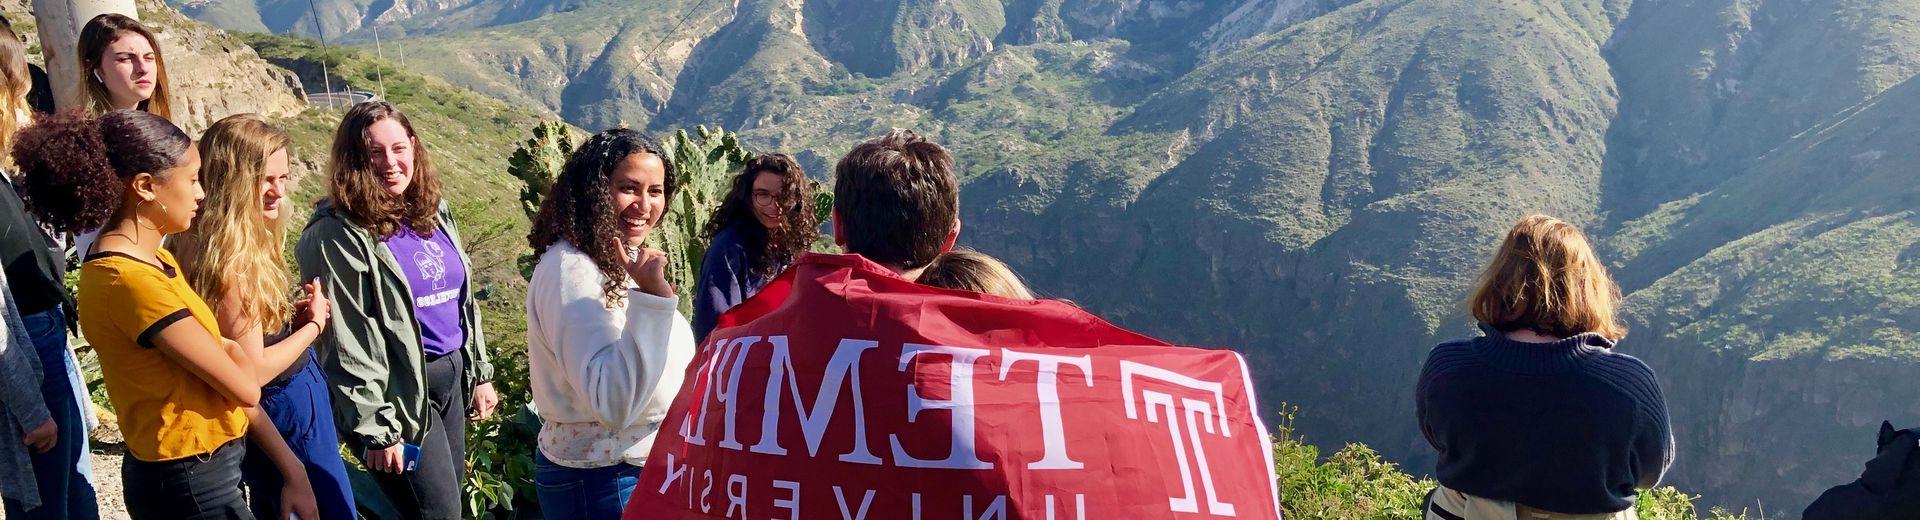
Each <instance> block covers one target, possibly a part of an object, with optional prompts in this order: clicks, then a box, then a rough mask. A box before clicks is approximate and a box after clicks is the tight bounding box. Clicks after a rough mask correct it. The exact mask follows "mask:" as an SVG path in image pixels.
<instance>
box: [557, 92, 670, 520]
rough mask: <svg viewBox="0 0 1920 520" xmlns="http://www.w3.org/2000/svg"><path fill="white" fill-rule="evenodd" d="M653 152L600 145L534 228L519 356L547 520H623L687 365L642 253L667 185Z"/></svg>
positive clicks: (616, 142) (631, 138)
mask: <svg viewBox="0 0 1920 520" xmlns="http://www.w3.org/2000/svg"><path fill="white" fill-rule="evenodd" d="M661 150H662V148H661V146H660V144H659V143H658V142H657V141H655V140H653V138H651V137H648V136H647V135H646V134H643V133H640V132H638V131H634V130H629V129H625V128H620V129H614V130H607V131H605V132H601V133H599V134H596V135H594V136H593V137H592V138H590V139H588V140H587V143H586V144H585V145H583V146H581V147H580V149H579V150H577V151H575V152H574V154H573V157H571V158H569V159H568V160H567V164H566V166H565V168H564V169H563V170H562V171H561V173H560V177H559V178H558V179H555V181H554V184H553V187H552V188H551V190H550V191H549V192H548V193H547V197H546V199H545V200H544V201H542V202H541V204H540V212H539V214H538V215H536V216H535V217H534V220H533V233H532V234H531V236H530V237H529V238H530V242H532V245H533V250H534V252H535V254H537V255H539V258H540V260H539V264H538V265H537V266H536V267H535V268H534V270H533V280H532V283H531V284H530V287H529V289H528V294H527V313H528V316H527V358H528V360H529V362H530V363H531V367H532V372H533V400H534V404H535V406H536V408H537V409H538V411H539V414H540V418H541V419H542V421H543V424H542V426H541V428H540V447H539V449H538V450H537V451H536V453H535V457H534V458H535V469H534V482H535V483H536V484H538V486H539V497H540V508H541V510H542V513H543V514H544V516H545V517H547V518H564V519H568V520H594V519H601V518H607V519H613V518H619V517H620V513H621V510H622V509H624V508H625V506H626V501H627V497H628V496H629V495H631V494H632V492H633V488H634V485H635V483H636V481H637V479H638V477H639V475H640V465H641V464H644V463H645V462H646V458H647V451H648V450H649V449H650V448H651V447H652V445H653V436H654V434H655V433H656V432H657V430H658V429H659V425H660V421H661V419H663V418H665V416H666V414H667V407H668V406H669V405H671V404H672V402H673V397H674V393H675V392H677V391H678V389H679V388H680V382H681V375H682V373H683V372H684V371H685V369H686V366H687V363H688V362H689V361H691V359H692V358H693V350H694V341H693V331H692V328H691V327H690V326H688V324H687V319H686V318H685V317H683V316H681V315H680V313H679V311H678V307H679V306H678V300H676V299H675V298H674V294H673V287H672V286H671V285H669V284H668V283H667V277H666V267H667V257H666V254H665V253H663V252H661V251H660V250H657V249H650V248H645V247H643V246H641V243H642V242H643V241H644V240H645V239H646V237H647V233H648V232H650V231H652V230H653V229H654V227H655V226H658V225H659V224H660V220H661V218H662V216H663V215H664V214H665V213H666V209H667V203H666V201H667V197H668V196H670V195H672V193H673V189H674V183H673V173H674V172H673V163H672V161H671V159H669V158H668V157H667V155H666V154H664V153H663V152H662V151H661Z"/></svg>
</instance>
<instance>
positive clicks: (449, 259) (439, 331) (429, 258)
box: [386, 227, 467, 356]
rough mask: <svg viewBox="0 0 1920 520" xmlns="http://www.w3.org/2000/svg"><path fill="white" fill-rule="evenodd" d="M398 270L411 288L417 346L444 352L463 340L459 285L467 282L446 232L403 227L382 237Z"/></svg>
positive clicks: (464, 270) (465, 273) (432, 352)
mask: <svg viewBox="0 0 1920 520" xmlns="http://www.w3.org/2000/svg"><path fill="white" fill-rule="evenodd" d="M386 242H387V249H390V250H392V251H393V259H394V260H395V261H398V262H399V263H400V272H401V273H402V274H404V275H406V277H407V287H408V288H410V289H413V316H414V318H415V319H417V320H419V321H420V347H421V349H422V350H425V351H426V353H427V354H429V355H434V356H444V355H447V354H448V353H451V352H453V351H456V350H460V345H462V344H464V343H466V341H467V331H466V330H465V329H463V328H461V327H460V306H461V304H462V303H464V302H462V301H461V300H460V298H461V296H460V288H461V287H462V286H464V285H466V282H467V266H466V264H462V263H460V253H458V252H455V251H454V249H453V242H451V241H449V240H448V239H447V234H446V233H434V234H433V238H422V237H421V236H420V235H417V234H414V232H413V230H411V229H407V228H406V227H401V228H400V234H398V235H394V236H393V237H391V238H388V239H387V240H386Z"/></svg>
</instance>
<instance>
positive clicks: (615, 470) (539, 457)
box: [533, 447, 640, 520]
mask: <svg viewBox="0 0 1920 520" xmlns="http://www.w3.org/2000/svg"><path fill="white" fill-rule="evenodd" d="M639 482H640V467H639V466H634V465H631V464H615V465H612V466H607V467H604V468H594V469H578V468H569V467H566V466H561V465H559V464H554V463H553V461H551V460H547V455H546V454H544V453H540V448H537V447H536V448H534V449H533V483H534V485H535V486H538V487H539V495H540V516H541V517H542V518H564V519H567V520H603V519H604V520H615V519H618V518H620V513H621V512H623V511H625V510H626V508H627V497H630V496H632V495H633V487H634V485H635V484H638V483H639Z"/></svg>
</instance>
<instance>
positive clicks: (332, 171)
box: [327, 101, 440, 238]
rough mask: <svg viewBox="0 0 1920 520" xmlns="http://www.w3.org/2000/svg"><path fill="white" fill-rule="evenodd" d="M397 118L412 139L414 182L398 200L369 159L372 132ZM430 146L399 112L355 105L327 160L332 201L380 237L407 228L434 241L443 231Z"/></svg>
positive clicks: (383, 105) (384, 105) (382, 105)
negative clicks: (368, 137)
mask: <svg viewBox="0 0 1920 520" xmlns="http://www.w3.org/2000/svg"><path fill="white" fill-rule="evenodd" d="M388 119H392V120H394V121H397V122H399V123H400V126H401V127H402V128H406V129H407V136H408V137H411V138H413V182H412V183H411V184H409V185H408V186H407V192H406V193H404V194H401V195H400V196H398V197H395V196H393V195H392V194H389V193H387V188H386V186H384V185H382V184H381V182H380V177H381V176H380V173H379V172H375V171H373V160H372V159H370V158H368V157H367V128H369V127H372V126H373V124H374V123H378V122H381V121H385V120H388ZM428 156H429V154H428V153H427V143H425V142H423V141H421V139H420V134H418V133H416V132H414V131H413V122H412V121H409V120H408V119H407V115H406V114H403V113H401V112H400V107H396V106H393V103H388V102H385V101H368V102H365V103H361V104H358V105H354V106H353V108H352V109H350V110H348V111H347V115H346V117H344V118H341V119H340V128H339V129H338V130H336V131H334V133H333V152H332V154H330V155H328V161H327V200H328V202H330V203H331V204H333V209H334V210H335V211H339V212H340V214H341V215H344V216H346V217H347V221H349V222H352V223H353V224H354V225H356V226H360V227H363V228H366V229H367V230H368V231H371V232H373V235H374V236H377V237H383V238H384V237H391V236H394V235H395V234H398V233H399V232H400V227H401V225H402V224H405V225H406V226H407V228H409V229H411V230H413V232H414V234H417V235H420V236H422V237H432V236H433V231H434V230H435V229H438V228H439V227H440V177H439V176H438V175H435V173H434V171H433V160H431V159H429V158H428Z"/></svg>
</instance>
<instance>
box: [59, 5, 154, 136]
mask: <svg viewBox="0 0 1920 520" xmlns="http://www.w3.org/2000/svg"><path fill="white" fill-rule="evenodd" d="M126 33H134V34H138V35H140V36H142V37H145V38H146V39H147V45H149V46H152V47H153V63H154V65H156V66H157V68H156V69H155V70H154V71H153V96H152V97H149V98H147V100H146V101H141V102H140V109H141V110H145V111H147V112H151V113H153V115H157V116H160V117H164V118H167V119H173V97H172V94H171V92H172V89H170V88H169V87H168V85H169V83H168V82H167V57H166V54H165V53H162V52H160V38H157V37H154V35H153V31H152V30H149V29H147V26H145V25H141V24H140V21H139V20H135V19H132V18H128V17H127V16H126V15H123V14H116V13H107V14H103V15H100V16H95V17H93V19H92V20H88V21H87V25H86V27H82V28H81V29H80V54H79V59H80V102H81V103H82V104H83V105H82V106H85V107H87V110H89V111H92V112H94V113H103V112H106V111H108V110H113V96H112V95H111V94H109V93H108V92H107V85H106V84H104V83H101V82H100V80H99V79H96V78H94V77H93V71H94V69H96V68H99V67H100V54H102V53H105V52H107V46H108V45H113V42H114V41H117V40H119V39H120V37H122V36H125V35H126Z"/></svg>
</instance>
